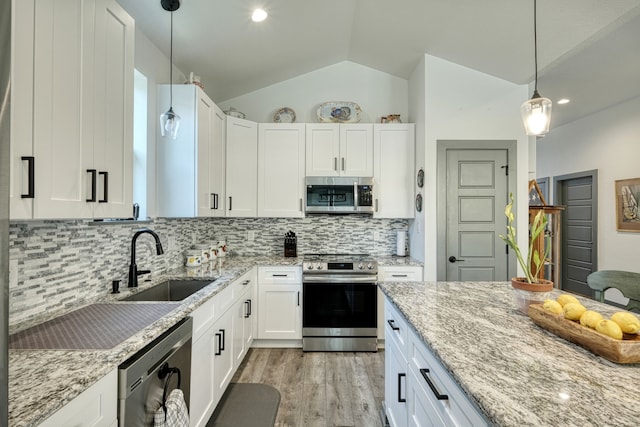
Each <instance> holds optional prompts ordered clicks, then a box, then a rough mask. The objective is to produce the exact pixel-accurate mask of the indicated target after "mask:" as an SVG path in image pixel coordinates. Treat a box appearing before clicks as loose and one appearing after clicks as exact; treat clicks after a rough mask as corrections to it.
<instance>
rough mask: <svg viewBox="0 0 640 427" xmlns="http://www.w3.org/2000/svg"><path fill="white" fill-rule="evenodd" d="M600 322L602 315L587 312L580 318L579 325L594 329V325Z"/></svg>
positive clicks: (595, 312)
mask: <svg viewBox="0 0 640 427" xmlns="http://www.w3.org/2000/svg"><path fill="white" fill-rule="evenodd" d="M601 320H602V314H600V313H598V312H597V311H593V310H587V311H585V312H584V313H582V316H580V324H581V325H582V326H587V327H589V328H591V329H595V328H596V324H597V323H598V322H599V321H601Z"/></svg>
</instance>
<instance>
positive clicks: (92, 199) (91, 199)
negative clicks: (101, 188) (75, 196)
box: [86, 169, 97, 202]
mask: <svg viewBox="0 0 640 427" xmlns="http://www.w3.org/2000/svg"><path fill="white" fill-rule="evenodd" d="M87 173H90V174H91V197H89V198H88V199H87V200H86V201H87V202H95V201H96V186H97V182H96V178H97V176H96V173H97V171H96V170H95V169H87Z"/></svg>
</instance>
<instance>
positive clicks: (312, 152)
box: [305, 123, 340, 176]
mask: <svg viewBox="0 0 640 427" xmlns="http://www.w3.org/2000/svg"><path fill="white" fill-rule="evenodd" d="M305 144H306V176H339V175H340V170H339V168H338V160H339V158H340V125H339V124H332V123H321V124H316V123H313V124H312V123H308V124H307V125H306V143H305Z"/></svg>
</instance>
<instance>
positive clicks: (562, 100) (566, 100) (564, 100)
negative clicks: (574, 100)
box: [558, 98, 571, 105]
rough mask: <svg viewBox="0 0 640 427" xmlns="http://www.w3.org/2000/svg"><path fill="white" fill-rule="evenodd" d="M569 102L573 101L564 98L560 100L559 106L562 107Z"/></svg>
mask: <svg viewBox="0 0 640 427" xmlns="http://www.w3.org/2000/svg"><path fill="white" fill-rule="evenodd" d="M569 102H571V100H570V99H568V98H562V99H559V100H558V104H559V105H562V104H568V103H569Z"/></svg>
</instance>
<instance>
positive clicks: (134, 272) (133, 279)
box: [128, 228, 164, 288]
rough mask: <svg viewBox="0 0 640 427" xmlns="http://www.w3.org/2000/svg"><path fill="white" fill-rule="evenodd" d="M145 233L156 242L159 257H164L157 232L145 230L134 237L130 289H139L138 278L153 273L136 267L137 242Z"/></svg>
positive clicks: (132, 241)
mask: <svg viewBox="0 0 640 427" xmlns="http://www.w3.org/2000/svg"><path fill="white" fill-rule="evenodd" d="M143 233H149V234H151V235H152V236H153V238H154V239H155V240H156V253H157V254H158V255H162V254H163V253H164V250H163V249H162V244H161V243H160V238H159V237H158V235H157V234H156V233H155V231H153V230H150V229H148V228H143V229H140V230H138V231H136V233H135V234H134V235H133V238H132V239H131V264H129V285H128V286H129V287H130V288H137V287H138V276H139V275H141V274H147V273H151V270H140V271H138V266H137V265H136V240H138V236H140V235H141V234H143Z"/></svg>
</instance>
